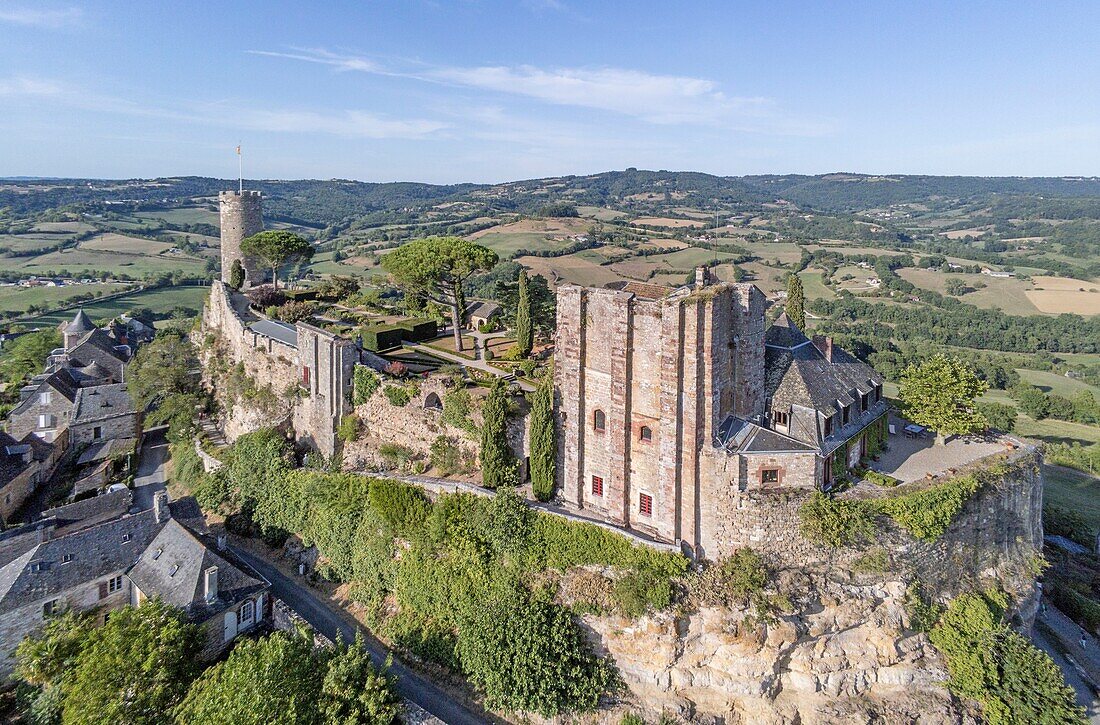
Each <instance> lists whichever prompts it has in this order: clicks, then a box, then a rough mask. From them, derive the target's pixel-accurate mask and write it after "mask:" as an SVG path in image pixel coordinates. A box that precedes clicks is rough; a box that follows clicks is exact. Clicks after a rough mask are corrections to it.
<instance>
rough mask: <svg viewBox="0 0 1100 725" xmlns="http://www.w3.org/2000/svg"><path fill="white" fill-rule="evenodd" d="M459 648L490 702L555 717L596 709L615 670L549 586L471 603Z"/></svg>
mask: <svg viewBox="0 0 1100 725" xmlns="http://www.w3.org/2000/svg"><path fill="white" fill-rule="evenodd" d="M458 653H459V658H460V659H461V662H462V666H463V669H465V670H466V671H467V672H468V673H469V677H470V682H471V683H473V685H474V686H475V687H477V688H478V689H480V690H481V691H483V692H484V693H485V699H486V702H487V703H488V704H489V706H490V707H499V708H503V709H506V710H518V711H528V712H536V713H539V714H540V715H542V716H544V717H552V716H554V715H556V714H558V713H560V712H565V711H569V710H587V709H592V708H594V707H595V706H596V705H597V704H598V702H599V698H600V695H602V694H603V693H604V692H606V691H607V690H608V689H609V688H610V687H611V686H612V683H613V682H614V678H615V674H614V669H613V668H612V666H611V665H610V664H608V663H607V662H605V661H603V660H601V659H599V658H598V657H596V656H595V655H593V654H592V653H591V652H590V651H589V649H588V646H587V643H586V642H585V638H584V634H583V633H582V632H581V630H580V627H578V626H577V623H576V622H575V621H573V615H572V613H570V611H569V610H568V609H566V608H564V607H561V606H558V605H556V604H554V603H553V601H551V599H550V595H549V594H548V593H547V592H545V591H540V592H537V593H535V594H534V595H528V594H527V593H526V591H524V590H523V589H522V587H517V588H516V589H515V590H514V591H512V592H511V593H509V594H508V595H507V596H495V597H492V598H488V599H486V600H485V601H483V602H481V604H480V606H477V607H472V608H470V610H469V612H468V619H467V621H465V622H464V623H463V624H462V625H461V626H460V627H459V637H458Z"/></svg>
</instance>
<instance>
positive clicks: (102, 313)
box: [15, 286, 209, 327]
mask: <svg viewBox="0 0 1100 725" xmlns="http://www.w3.org/2000/svg"><path fill="white" fill-rule="evenodd" d="M207 292H209V288H208V287H203V286H194V287H190V286H188V287H158V288H157V289H151V290H146V291H143V292H135V293H134V294H132V295H124V296H122V297H116V298H115V299H113V300H106V301H103V302H90V303H88V304H86V305H84V311H85V312H87V313H88V316H89V317H91V318H92V319H93V320H101V319H107V318H111V317H117V316H118V315H121V314H123V313H125V312H129V311H130V310H132V309H134V308H136V307H148V308H149V309H151V310H155V311H157V312H166V311H168V310H170V309H172V308H173V307H189V308H191V309H194V310H199V309H202V305H203V303H204V302H205V301H206V294H207ZM73 314H74V313H73V311H72V310H65V311H64V312H51V313H49V314H47V315H41V316H40V317H35V318H32V319H28V320H19V321H18V322H16V323H15V324H17V325H20V326H23V327H38V326H44V325H57V324H60V323H61V322H62V321H65V320H70V319H72V317H73Z"/></svg>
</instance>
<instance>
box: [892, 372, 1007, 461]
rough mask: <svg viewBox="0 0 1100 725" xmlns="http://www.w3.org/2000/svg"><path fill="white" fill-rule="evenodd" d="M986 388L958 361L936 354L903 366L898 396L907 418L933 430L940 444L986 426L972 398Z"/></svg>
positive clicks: (986, 386) (981, 381)
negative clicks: (946, 438)
mask: <svg viewBox="0 0 1100 725" xmlns="http://www.w3.org/2000/svg"><path fill="white" fill-rule="evenodd" d="M988 387H989V386H988V385H987V384H986V383H985V381H984V380H981V379H980V378H979V377H978V376H977V374H976V373H975V372H974V370H973V368H971V367H970V366H968V365H967V364H966V363H964V362H963V361H962V360H960V359H959V358H957V357H955V356H953V355H946V354H943V353H940V354H938V355H934V356H933V357H930V358H927V359H926V360H924V361H923V362H921V363H919V364H917V363H913V364H911V365H909V367H907V368H906V369H905V372H903V373H902V376H901V390H900V393H899V396H898V397H899V398H900V399H901V402H902V405H903V406H904V410H905V415H906V416H907V417H908V418H909V420H911V421H913V422H914V423H917V424H918V425H923V426H926V427H928V428H931V429H932V430H934V431H936V434H937V435H936V440H937V442H939V443H942V442H943V439H944V436H947V435H961V434H965V433H975V432H977V431H980V430H982V429H984V428H985V427H986V420H985V418H984V417H983V416H982V414H981V413H980V412H979V411H978V408H977V405H976V403H975V401H976V399H977V398H978V397H979V396H980V395H981V394H982V393H984V392H985V391H986V390H987V389H988Z"/></svg>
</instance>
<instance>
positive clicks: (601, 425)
mask: <svg viewBox="0 0 1100 725" xmlns="http://www.w3.org/2000/svg"><path fill="white" fill-rule="evenodd" d="M592 429H593V430H595V431H596V432H598V433H603V432H604V431H605V430H607V416H605V415H604V414H603V411H602V410H597V411H596V412H595V413H593V414H592Z"/></svg>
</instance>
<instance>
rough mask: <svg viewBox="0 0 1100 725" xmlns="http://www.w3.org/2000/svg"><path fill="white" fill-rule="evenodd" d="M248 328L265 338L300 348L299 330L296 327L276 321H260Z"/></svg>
mask: <svg viewBox="0 0 1100 725" xmlns="http://www.w3.org/2000/svg"><path fill="white" fill-rule="evenodd" d="M248 328H249V329H250V330H252V331H253V332H255V333H257V334H259V335H263V336H264V337H270V338H271V339H273V340H278V341H279V342H281V343H284V344H286V345H290V346H291V347H298V329H297V328H296V327H294V325H288V324H286V323H285V322H276V321H275V320H260V321H258V322H253V323H252V324H251V325H249V326H248Z"/></svg>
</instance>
